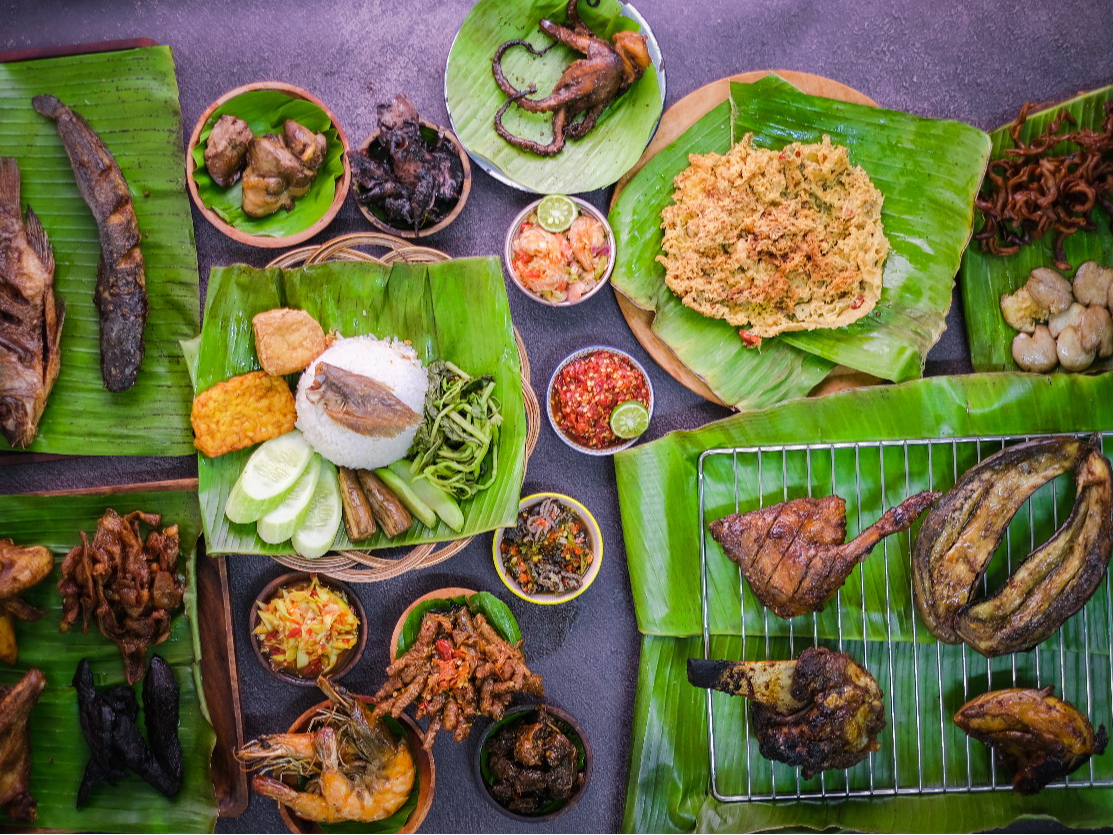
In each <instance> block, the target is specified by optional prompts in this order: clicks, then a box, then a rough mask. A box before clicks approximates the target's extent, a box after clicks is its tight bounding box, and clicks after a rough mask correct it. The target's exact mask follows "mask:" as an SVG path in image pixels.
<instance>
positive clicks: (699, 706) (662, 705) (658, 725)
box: [622, 635, 1113, 832]
mask: <svg viewBox="0 0 1113 835" xmlns="http://www.w3.org/2000/svg"><path fill="white" fill-rule="evenodd" d="M774 649H775V650H779V651H780V654H779V655H778V657H784V649H785V648H784V647H783V645H782V646H779V647H774ZM903 649H906V647H904V648H903ZM760 651H762V652H763V651H764V645H762V646H761V647H760ZM850 651H851V652H852V654H853V653H855V650H854V649H853V648H851V649H850ZM749 654H750V655H753V654H754V653H749ZM907 654H908V653H907V652H903V653H901V655H900V656H899V657H898V659H897V660H896V663H895V666H894V676H895V677H896V680H898V681H900V680H903V681H905V683H906V684H905V686H908V681H909V679H908V674H907V670H906V664H907V662H908V659H907ZM711 655H712V657H714V658H740V657H741V652H740V647H739V641H738V639H736V638H715V639H713V640H712V645H711ZM701 657H703V647H702V641H701V639H700V638H671V637H659V636H653V635H646V636H643V638H642V651H641V661H640V664H639V672H638V691H637V699H636V701H635V703H634V719H633V723H632V727H633V728H634V729H635V732H634V738H633V741H632V743H631V752H630V772H629V778H628V782H627V790H626V813H625V817H624V819H623V827H622V828H623V831H625V832H759V831H766V830H770V829H778V828H788V829H791V830H795V831H800V830H803V829H817V830H820V829H836V830H856V831H865V832H871V831H872V832H973V831H979V830H986V829H992V828H995V827H1002V826H1006V825H1007V824H1009V823H1011V822H1012V821H1015V820H1018V819H1023V818H1028V819H1056V820H1058V821H1060V822H1061V823H1063V824H1066V825H1069V826H1075V827H1079V828H1082V829H1086V828H1092V827H1097V826H1104V825H1107V824H1108V823H1109V809H1110V806H1111V805H1113V790H1111V789H1108V788H1093V789H1091V788H1085V789H1081V790H1062V789H1047V790H1045V791H1043V792H1042V793H1041V794H1038V795H1035V796H1034V797H1022V796H1020V795H1018V794H1015V793H1014V792H1011V791H993V792H979V793H975V794H954V793H952V794H947V795H937V796H921V797H915V796H907V797H897V798H894V797H875V798H852V799H832V800H827V801H806V802H805V801H783V800H782V801H776V802H756V801H755V802H744V803H720V802H718V801H717V800H715V799H714V798H713V797H712V796H711V794H710V792H709V781H710V768H709V760H708V747H707V742H708V721H707V695H706V691H704V690H701V689H699V688H697V687H693V686H691V685H690V684H688V679H687V673H686V669H685V667H686V663H687V660H688V659H689V658H701ZM926 660H930V661H931V662H932V663H931V670H930V672H931V676H928V675H926V674H923V675H921V678H920V683H921V689H922V693H921V704H923V705H925V707H924V714H923V715H924V718H925V722H924V727H925V728H929V729H930V728H931V724H930V722H935V723H938V719H937V715H938V714H937V713H936V710H937V708H936V705H937V704H939V698H940V696H939V688H938V684H937V679H934V680H933V678H932V677H933V676H935V669H934V654H932V657H931V658H930V659H925V658H924V656H923V655H921V657H920V665H921V669H922V668H923V665H924V664H925V661H926ZM1078 662H1079V659H1077V658H1071V657H1070V655H1069V654H1068V656H1067V659H1066V660H1065V661H1064V667H1065V669H1066V675H1067V676H1068V679H1067V680H1068V683H1073V682H1072V678H1074V677H1077V674H1078V671H1077V668H1076V666H1075V664H1076V663H1078ZM874 672H875V673H876V672H881V673H883V675H882V676H879V682H881V681H882V679H887V676H888V671H887V669H886V668H884V667H883V666H882V667H881V668H880V669H879V670H874ZM882 687H883V689H884V687H885V684H882ZM984 688H985V685H984V683H982V681H981V680H978V681H976V682H975V684H974V687H973V688H972V689H971V690H970V695H971V696H973V695H974V694H975V693H978V692H981V691H982V690H984ZM930 699H934V702H933V701H930ZM962 700H963V694H962V691H961V688H959V689H957V690H956V689H953V688H952V689H950V690H949V691H946V692H945V693H944V703H943V707H944V712H945V714H946V715H948V716H949V714H950V713H951V712H953V710H954V709H955V708H957V706H958V705H960V704H961V703H962ZM741 701H742V700H741V699H737V698H732V697H730V696H725V695H723V696H721V697H720V696H719V695H718V694H716V696H715V697H714V702H713V704H714V705H715V710H716V714H715V723H716V739H717V741H718V742H719V746H722V747H723V748H724V749H725V750H723V751H721V752H720V751H718V749H717V755H718V757H719V758H718V760H717V770H718V773H719V780H720V784H719V785H720V789H721V790H723V791H739V790H743V789H744V784H745V780H746V776H747V770H746V768H745V763H746V761H747V756H748V758H749V759H748V762H749V763H751V764H752V766H753V774H752V776H751V779H752V783H751V785H753V786H754V788H755V790H756V789H757V788H758V787H759V786H760V785H762V784H763V783H764V785H765V787H766V788H768V785H769V774H770V766H769V765H768V763H766V762H765V761H764V760H762V759H761V757H760V755H759V754H758V752H757V743H756V741H755V740H754V738H753V735H752V733H751V734H750V735H749V737H748V738H747V736H746V726H745V724H744V718H743V716H742V705H741V704H740V702H741ZM1093 709H1094V711H1095V712H1098V711H1103V712H1104V715H1106V716H1108V714H1109V690H1108V688H1106V689H1105V690H1104V691H1102V692H1098V691H1097V690H1095V702H1094V705H1093ZM929 720H930V721H929ZM898 721H900V722H901V724H900V728H901V731H900V736H899V738H900V740H901V747H900V749H899V752H898V757H899V764H900V766H901V768H900V774H901V785H902V786H905V787H911V786H915V785H917V776H918V774H919V764H920V763H922V764H923V773H924V776H925V785H931V784H932V782H931V781H932V780H933V779H938V778H941V776H942V768H943V757H942V756H941V754H940V751H941V750H945V752H946V757H947V761H948V765H949V768H948V772H947V773H948V784H949V785H951V786H954V785H956V784H960V785H965V784H966V742H965V736H964V735H963V734H962V733H961V732H960V731H958V730H957V729H956V728H954V726H953V725H952V724H951V723H950V722H949V721H947V722H946V723H945V727H946V728H947V737H946V741H945V742H942V743H941V737H940V734H939V727H938V724H936V725H935V728H934V734H932V733H931V731H930V730H929V731H928V732H927V733H926V734H925V741H924V746H923V749H922V758H921V759H920V760H917V757H916V754H915V747H914V746H915V735H914V733H915V732H914V730H913V729H912V728H911V727H910V717H898ZM890 724H891V723H890ZM724 739H725V740H726V741H727V742H726V743H724V742H723V740H724ZM880 741H881V743H882V748H881V751H879V752H878V753H877V754H875V755H874V763H875V772H876V776H877V778H878V780H879V781H880V780H881V779H882V777H883V775H884V773H885V768H886V767H888V768H890V769H891V757H892V747H891V746H892V733H891V730H890V729H886V731H885V732H884V733H883V734H882V736H881V737H880ZM944 745H945V746H946V747H945V748H943V746H944ZM747 752H748V753H747ZM970 763H971V775H972V778H973V779H974V780H978V781H986V780H988V775H987V770H988V768H989V755H988V752H987V751H986V750H985V749H984V748H983V747H982V746H981V744H980V743H977V742H970ZM1094 768H1095V776H1096V777H1097V778H1098V779H1105V780H1108V779H1109V778H1110V771H1111V755H1110V752H1107V753H1106V754H1105V755H1104V756H1102V757H1099V758H1097V759H1096V760H1095V761H1094ZM776 774H777V786H778V787H779V790H780V791H782V792H792V793H794V792H795V790H796V775H795V773H794V770H790V769H787V768H786V767H784V766H781V765H778V766H777V767H776ZM867 775H868V767H867V766H865V765H858V766H855V768H854V769H852V770H851V776H850V779H851V784H850V785H851V787H852V788H854V787H856V786H861V785H863V784H864V785H866V786H868V776H867ZM1075 777H1077V778H1080V779H1089V772H1088V768H1087V767H1083V769H1082V770H1080V771H1078V772H1076V773H1075ZM824 780H825V781H826V782H825V785H826V788H827V791H828V792H837V791H839V790H844V789H845V787H846V778H845V777H844V776H843V772H828V773H827V776H826V777H825V778H824ZM997 780H998V784H1002V783H1004V782H1005V780H1006V775H1005V774H1003V773H998V777H997ZM819 782H820V781H819V779H818V778H815V779H813V780H811V781H803V782H802V788H804V789H805V790H807V789H811V790H815V789H816V786H817V785H818V784H819ZM878 784H879V785H880V782H879V783H878ZM940 784H941V783H940Z"/></svg>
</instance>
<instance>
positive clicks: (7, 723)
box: [0, 670, 46, 821]
mask: <svg viewBox="0 0 1113 835" xmlns="http://www.w3.org/2000/svg"><path fill="white" fill-rule="evenodd" d="M45 689H46V676H44V675H43V674H42V671H41V670H28V671H27V673H26V674H25V675H24V676H23V678H21V679H20V680H19V681H17V682H16V683H15V684H13V685H10V686H7V687H4V686H0V812H2V813H4V814H6V815H7V816H8V818H9V819H10V820H13V821H33V820H34V819H35V818H36V817H37V814H38V812H37V810H36V808H35V798H33V797H32V796H31V729H30V728H29V727H28V720H29V719H30V718H31V711H32V710H34V709H35V705H36V704H37V703H38V701H39V696H41V695H42V693H43V690H45Z"/></svg>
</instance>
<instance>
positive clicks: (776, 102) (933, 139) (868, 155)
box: [610, 76, 989, 408]
mask: <svg viewBox="0 0 1113 835" xmlns="http://www.w3.org/2000/svg"><path fill="white" fill-rule="evenodd" d="M727 107H728V106H727V105H720V106H719V107H718V108H716V109H715V110H712V111H711V112H710V113H709V114H708V115H707V116H705V117H704V118H703V119H701V120H700V121H699V122H697V123H696V124H695V125H693V126H692V127H691V128H689V130H688V131H686V132H685V133H684V134H683V135H681V137H680V138H679V139H677V140H676V142H674V143H673V144H672V145H670V146H669V147H668V148H666V149H665V150H664V151H662V152H661V153H660V154H658V156H657V157H655V158H654V159H653V160H651V161H650V163H649V164H648V165H646V167H645V168H643V169H642V170H641V171H639V172H638V174H637V175H635V176H634V178H633V179H632V180H631V182H630V183H629V184H627V186H626V188H625V190H624V191H623V192H622V194H621V195H620V196H619V199H618V200H617V201H616V203H615V206H614V208H613V209H612V211H611V216H610V220H611V225H612V226H613V227H614V229H615V234H616V236H617V238H618V241H619V246H618V251H619V260H618V263H617V264H616V267H615V272H614V274H613V275H612V278H611V281H612V283H613V284H614V286H615V288H616V289H617V290H618V291H619V292H621V293H623V294H624V295H626V296H627V297H628V298H630V299H631V300H632V301H633V302H634V303H635V304H637V305H638V306H640V307H643V308H645V309H649V310H653V311H654V313H655V316H656V317H657V318H658V319H660V318H662V317H664V318H665V319H666V321H667V322H668V323H669V324H667V325H666V324H665V323H664V322H663V323H661V324H658V322H657V321H656V319H655V321H654V329H655V331H656V332H657V333H658V335H659V336H661V337H662V339H664V340H665V342H666V344H668V345H669V347H670V348H672V349H673V351H674V352H675V353H676V354H677V355H678V356H679V357H680V359H681V361H682V362H684V364H685V365H686V366H687V367H688V368H690V369H691V370H692V371H693V372H695V373H696V374H697V375H698V376H699V377H701V378H703V379H704V380H706V381H707V382H708V384H709V385H710V387H711V388H712V390H713V391H715V393H716V394H717V395H719V397H721V398H722V399H724V400H725V401H726V402H729V403H739V405H740V407H742V408H754V407H761V406H764V405H769V404H770V403H773V402H778V401H780V400H784V399H786V398H787V397H791V396H793V395H794V393H793V392H789V391H786V390H784V389H781V390H768V391H766V392H765V396H764V397H750V398H748V399H746V400H744V401H741V402H740V401H739V398H738V395H739V393H740V391H739V389H738V387H737V386H738V383H737V382H736V381H737V380H745V381H747V382H748V383H749V385H750V386H754V385H755V374H754V372H753V371H751V369H753V368H754V367H755V366H757V365H758V364H759V363H760V362H763V361H766V358H765V357H764V356H763V355H758V356H757V357H755V356H753V352H752V351H751V350H749V349H747V348H745V347H744V345H743V344H742V342H741V340H739V339H738V335H737V329H736V328H734V327H732V326H731V325H729V324H727V323H726V322H724V321H722V320H715V319H709V318H707V317H705V316H702V315H700V314H698V313H695V312H694V311H691V310H688V309H687V308H685V307H683V306H682V305H680V303H679V301H678V299H677V298H676V296H675V295H673V294H672V293H671V291H669V290H668V288H667V287H666V286H665V284H664V275H665V274H664V268H663V267H662V266H661V265H660V264H659V263H657V261H656V256H657V255H658V254H659V253H660V244H661V235H662V233H661V230H660V214H661V209H662V208H664V207H665V206H666V205H668V204H669V202H670V201H671V200H672V181H673V178H674V177H675V176H676V175H677V174H678V173H680V172H681V171H682V170H683V169H684V168H686V167H687V165H688V154H689V153H707V152H710V151H714V152H716V153H725V152H726V151H727V150H729V148H730V144H731V143H732V142H734V141H737V140H740V139H741V138H742V137H743V136H744V135H745V134H747V133H753V134H754V142H755V144H756V145H758V146H760V147H766V148H780V147H783V146H784V145H785V144H787V143H789V142H793V141H801V142H818V141H820V140H821V139H822V137H823V136H824V135H828V136H830V137H831V141H832V142H834V143H836V144H842V145H846V146H847V147H848V148H849V149H850V158H851V161H852V162H853V163H855V164H856V165H860V166H862V167H863V168H864V169H865V170H866V172H867V173H868V174H869V175H870V178H871V179H872V180H873V182H874V184H875V185H876V186H877V187H878V188H879V189H880V190H881V192H882V193H883V194H884V195H885V203H884V207H883V209H882V222H883V224H884V228H885V235H886V237H887V238H888V239H889V243H890V246H891V250H890V253H889V256H888V259H887V260H886V263H885V270H884V276H883V282H884V286H883V289H882V294H881V299H880V301H879V302H878V305H877V307H876V308H875V309H874V310H873V311H872V312H871V313H870V314H869V315H868V316H866V317H864V318H863V319H861V320H859V321H858V322H856V323H854V324H852V325H849V326H847V327H845V328H838V329H827V330H817V331H807V332H799V333H790V334H782V335H781V336H779V337H777V338H775V339H767V340H763V342H762V348H763V350H766V349H768V350H772V349H773V348H774V347H776V348H787V347H792V348H795V349H797V350H799V351H804V352H806V353H809V354H812V355H813V356H814V357H815V358H816V359H822V360H823V361H824V362H827V363H831V364H841V365H845V366H848V367H850V368H854V369H857V370H859V371H864V372H867V373H870V374H874V375H876V376H878V377H882V378H884V379H890V380H897V381H901V380H908V379H912V378H914V377H918V376H920V374H921V373H922V372H923V363H924V361H925V359H926V356H927V352H928V351H929V350H930V348H931V346H932V345H934V344H935V342H936V341H937V340H938V339H939V336H940V335H941V334H942V332H943V329H944V327H945V321H944V320H945V318H946V314H947V310H948V308H949V307H950V301H951V284H952V280H953V277H954V274H955V272H956V271H957V268H958V264H959V257H960V255H961V252H962V249H963V247H964V246H965V245H966V241H967V239H968V237H969V235H970V228H971V222H972V212H973V208H972V204H973V198H974V194H975V192H976V190H977V187H978V183H979V182H980V180H981V176H982V172H983V171H984V169H985V162H986V159H987V156H988V152H989V141H988V138H987V137H986V135H985V134H984V133H983V132H982V131H979V130H977V129H976V128H972V127H970V126H969V125H965V124H962V123H960V122H946V121H937V120H932V119H924V118H921V117H918V116H913V115H911V114H908V113H901V112H898V111H889V110H882V109H879V108H873V107H866V106H863V105H857V104H850V103H847V102H840V101H835V100H833V99H826V98H822V97H817V96H809V95H807V94H805V93H802V92H800V91H799V90H797V89H795V88H794V87H793V86H792V85H790V84H788V83H787V82H786V81H784V79H782V78H780V77H778V76H768V77H766V78H764V79H762V80H760V81H758V82H757V83H755V84H732V85H731V99H730V102H729V110H728V109H727ZM723 119H726V120H728V123H727V124H726V125H723V124H722V120H723ZM944 152H945V153H944ZM939 160H945V162H942V163H940V162H939ZM927 183H930V185H931V188H930V189H928V188H926V187H925V184H927ZM682 311H683V312H682ZM767 345H768V348H767ZM814 361H815V360H813V361H812V362H813V363H814ZM827 367H828V368H829V367H830V366H827ZM808 368H809V369H810V370H814V373H818V372H819V371H820V370H821V367H820V366H815V365H810V366H808ZM786 373H788V370H787V369H786V368H783V367H782V369H780V371H779V372H777V373H770V372H764V373H763V372H762V371H761V370H758V371H757V372H756V375H757V380H758V381H759V382H764V377H765V375H766V374H768V375H769V376H770V377H772V379H773V380H775V381H777V382H778V383H781V381H782V380H783V379H784V376H783V375H784V374H786ZM814 382H815V379H814V376H812V375H804V376H800V377H798V378H797V379H796V380H795V383H796V386H795V387H796V389H797V390H798V391H801V390H802V391H806V390H807V389H808V388H810V385H814ZM805 384H810V385H809V386H807V387H806V386H805ZM767 385H768V386H769V389H772V385H771V384H767ZM782 385H783V383H782Z"/></svg>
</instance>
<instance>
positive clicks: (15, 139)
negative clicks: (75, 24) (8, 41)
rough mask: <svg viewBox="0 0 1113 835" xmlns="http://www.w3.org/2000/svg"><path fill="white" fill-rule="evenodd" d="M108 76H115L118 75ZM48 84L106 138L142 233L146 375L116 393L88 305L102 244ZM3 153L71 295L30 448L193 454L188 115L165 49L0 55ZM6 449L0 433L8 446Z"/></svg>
mask: <svg viewBox="0 0 1113 835" xmlns="http://www.w3.org/2000/svg"><path fill="white" fill-rule="evenodd" d="M105 79H111V80H112V82H111V83H110V84H107V83H105ZM40 93H52V94H54V95H56V96H58V98H60V99H61V100H62V101H63V102H64V103H66V104H68V105H71V106H72V107H73V108H74V109H75V110H76V111H77V112H78V113H80V114H81V115H82V116H83V117H84V118H85V119H86V121H88V122H89V124H90V125H92V127H93V129H94V130H96V131H97V132H98V133H99V134H100V136H101V138H102V139H103V140H104V141H105V144H107V145H108V148H109V150H110V151H112V153H113V155H114V156H115V157H116V161H117V162H118V163H119V164H120V169H121V170H122V171H123V173H124V177H125V178H126V179H127V181H128V185H129V187H130V189H131V194H132V199H133V201H134V203H135V214H136V216H137V217H138V219H139V228H140V230H141V232H142V236H143V240H142V244H141V246H142V250H143V258H144V261H145V262H146V267H147V296H148V301H149V304H150V316H149V318H148V321H147V328H146V333H145V336H144V343H145V346H146V355H145V357H144V359H143V364H142V366H141V368H140V372H139V379H138V380H137V381H136V384H135V386H134V387H132V388H131V389H129V390H128V391H126V392H120V393H117V394H113V393H112V392H110V391H108V390H107V389H106V388H105V387H104V383H103V381H102V379H101V373H100V325H99V320H98V314H97V309H96V307H95V305H94V304H93V290H94V288H95V286H96V281H97V263H98V262H99V260H100V242H99V238H98V234H97V226H96V222H95V221H94V220H93V216H92V214H91V213H90V211H89V208H88V207H87V206H86V205H85V201H84V200H82V199H81V195H80V193H79V192H78V190H77V183H76V182H75V181H74V174H73V171H72V169H71V168H70V163H69V159H68V158H67V156H66V152H65V149H64V147H63V145H62V141H61V139H60V138H59V136H58V130H57V128H56V127H55V124H54V122H52V121H51V120H50V119H47V118H45V117H43V116H40V115H39V114H38V113H36V112H35V111H34V110H33V109H32V108H31V97H32V96H35V95H38V94H40ZM0 112H2V113H3V114H4V116H3V118H2V119H0V156H11V157H15V158H16V159H17V160H18V161H19V167H20V174H21V179H22V193H23V202H24V205H25V206H31V207H32V208H34V210H35V213H36V214H37V215H38V216H39V219H40V220H41V221H42V224H43V228H44V229H45V230H46V233H47V235H48V236H49V237H50V242H51V245H52V247H53V249H54V260H55V262H56V265H57V267H56V271H55V295H56V297H57V298H58V299H60V300H61V301H62V302H64V303H65V305H66V319H65V325H64V327H63V330H62V367H61V373H60V374H59V377H58V382H57V383H56V384H55V386H54V390H53V392H52V393H51V396H50V400H49V401H48V403H47V406H46V411H45V413H44V414H43V418H42V422H41V423H40V424H39V435H38V437H37V438H36V439H35V441H34V443H33V444H32V445H31V447H30V449H31V450H33V451H35V452H49V453H60V454H64V455H160V456H161V455H188V454H189V453H190V452H192V437H191V434H190V430H189V404H190V398H191V397H192V391H191V389H190V385H189V376H188V374H187V372H186V367H185V362H184V361H183V359H182V355H181V353H180V351H179V350H178V341H179V340H181V339H187V338H189V337H190V336H192V335H193V334H195V333H196V332H197V325H198V307H199V305H198V289H197V288H198V281H197V250H196V248H195V247H194V242H193V219H192V217H191V215H190V210H189V198H188V197H187V196H186V193H185V189H184V188H183V186H182V171H183V170H184V166H185V156H184V154H183V152H182V143H181V135H182V114H181V108H180V106H179V104H178V85H177V82H176V81H175V79H174V59H173V56H172V54H171V52H170V48H169V47H166V46H160V47H150V48H144V49H133V50H126V51H123V52H108V53H100V54H95V55H77V56H71V57H65V58H49V59H42V60H38V61H21V62H18V63H11V64H0ZM6 449H9V447H8V446H7V443H6V442H5V441H4V439H3V438H0V450H6Z"/></svg>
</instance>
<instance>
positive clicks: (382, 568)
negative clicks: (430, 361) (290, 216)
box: [267, 232, 541, 583]
mask: <svg viewBox="0 0 1113 835" xmlns="http://www.w3.org/2000/svg"><path fill="white" fill-rule="evenodd" d="M361 247H367V248H374V249H375V250H376V251H378V252H379V253H380V254H374V255H373V254H371V253H369V252H365V251H364V250H363V249H361ZM450 260H451V257H450V256H448V255H446V254H445V253H443V252H441V251H439V250H436V249H430V248H429V247H425V246H414V245H413V244H411V243H409V242H408V241H403V240H402V239H400V238H394V237H391V236H390V235H383V234H380V233H378V232H359V233H355V234H352V235H342V236H341V237H339V238H334V239H333V240H331V241H328V242H326V243H324V244H322V245H321V246H303V247H300V248H298V249H293V250H290V251H289V252H287V253H285V254H284V255H282V256H280V257H278V258H275V259H274V260H273V261H271V262H270V263H269V264H267V266H268V267H284V268H289V267H298V266H303V265H308V264H321V263H323V262H325V261H369V262H373V263H377V264H390V263H393V262H395V261H406V262H409V263H411V264H431V263H435V262H438V261H450ZM514 341H515V342H516V343H517V345H518V358H519V360H520V362H521V366H522V395H523V399H524V400H525V407H526V465H527V466H528V465H529V459H530V456H531V455H533V450H534V447H536V446H537V438H538V436H539V435H540V433H541V406H540V404H539V403H538V401H537V395H536V393H534V391H533V386H532V385H530V380H529V357H527V356H526V348H525V345H524V344H523V343H522V335H521V334H520V333H518V330H517V328H515V329H514ZM472 538H473V537H469V538H467V539H457V540H453V541H452V542H443V543H429V544H426V545H418V546H417V547H416V548H413V549H412V550H410V551H408V552H406V553H404V554H401V555H394V556H376V555H375V554H373V553H370V552H367V551H339V552H335V553H329V554H326V555H325V556H323V557H320V558H319V559H315V560H308V559H303V558H301V557H298V556H276V557H274V559H275V560H277V561H278V562H280V563H282V564H283V565H285V566H288V567H290V568H293V569H296V570H298V571H314V572H316V573H318V574H324V575H327V576H329V577H336V578H337V579H339V580H344V581H346V582H349V583H377V582H379V581H381V580H389V579H391V578H392V577H397V576H398V575H400V574H405V573H406V572H407V571H414V570H416V569H418V568H428V567H429V566H431V565H436V564H437V563H441V562H444V561H445V560H447V559H448V558H449V557H451V556H453V555H455V554H457V553H459V552H460V551H462V550H463V549H464V548H465V547H466V546H467V544H468V543H469V542H471V540H472Z"/></svg>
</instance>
